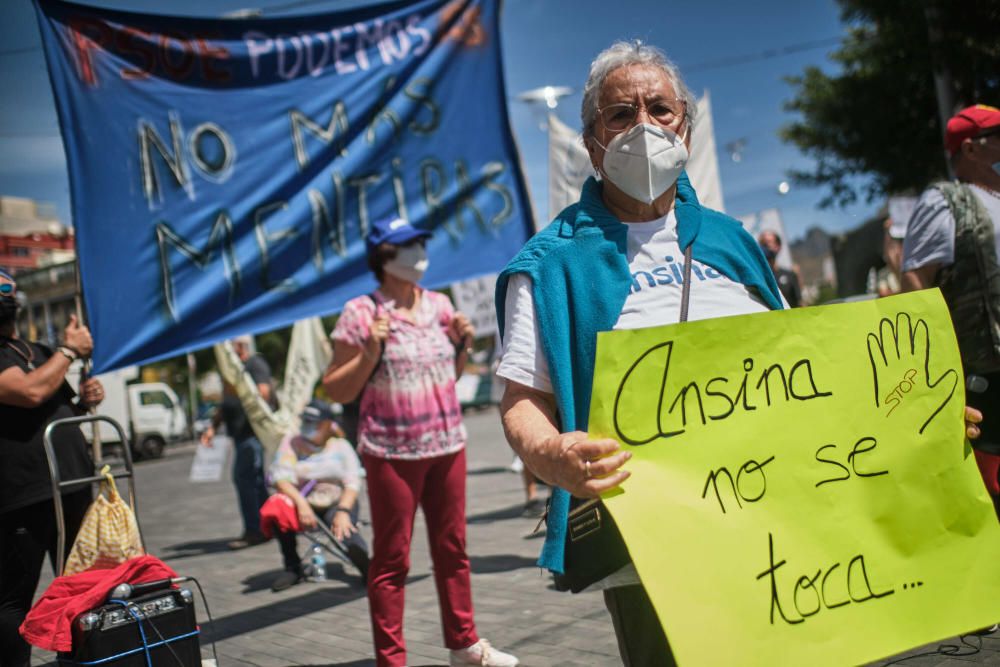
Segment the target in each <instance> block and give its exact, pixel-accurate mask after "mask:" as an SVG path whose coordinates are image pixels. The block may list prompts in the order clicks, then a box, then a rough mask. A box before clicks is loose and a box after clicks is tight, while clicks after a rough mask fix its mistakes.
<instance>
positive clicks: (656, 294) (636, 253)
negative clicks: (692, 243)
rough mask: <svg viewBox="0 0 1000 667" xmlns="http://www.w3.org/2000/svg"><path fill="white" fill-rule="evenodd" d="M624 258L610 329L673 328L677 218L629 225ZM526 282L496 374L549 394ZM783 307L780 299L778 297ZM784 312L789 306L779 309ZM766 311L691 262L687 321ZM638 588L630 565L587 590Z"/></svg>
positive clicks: (515, 290) (509, 308)
mask: <svg viewBox="0 0 1000 667" xmlns="http://www.w3.org/2000/svg"><path fill="white" fill-rule="evenodd" d="M628 227H629V229H628V247H627V255H626V256H627V259H628V267H629V273H631V274H632V286H631V288H630V289H629V294H628V297H626V299H625V305H624V306H623V307H622V312H621V315H619V317H618V321H617V322H616V323H615V326H614V328H615V329H638V328H641V327H654V326H658V325H662V324H675V323H677V322H679V321H680V316H681V285H682V281H683V277H684V253H683V252H681V249H680V244H679V243H678V242H677V219H676V217H675V216H674V212H673V211H671V212H670V213H669V214H668V215H667V216H666V217H665V218H661V219H659V220H653V221H650V222H630V223H628ZM531 288H532V285H531V278H529V277H528V276H526V275H524V274H515V275H513V276H511V278H510V282H509V283H508V284H507V298H506V300H505V302H504V303H505V312H506V314H507V317H506V319H507V326H506V330H505V331H504V337H503V343H502V347H501V359H500V365H499V366H498V367H497V375H498V376H500V377H501V378H504V379H505V380H511V381H512V382H517V383H519V384H523V385H526V386H528V387H532V388H534V389H538V390H540V391H545V392H549V393H552V381H551V379H550V376H549V366H548V362H547V361H546V359H545V355H544V354H543V353H542V343H541V336H540V335H539V333H538V326H537V318H536V316H535V302H534V297H533V295H532V291H531ZM782 302H783V303H784V297H782ZM784 305H785V307H786V308H787V307H788V304H787V303H785V304H784ZM766 310H768V307H767V305H766V304H765V303H764V302H763V301H761V300H760V298H759V297H758V296H757V295H756V294H755V293H753V292H751V291H750V290H748V289H747V288H746V287H744V286H743V285H741V284H740V283H736V282H733V281H732V280H730V279H729V278H727V277H725V276H724V275H722V274H720V273H719V272H718V271H716V270H715V269H713V268H711V267H708V266H705V265H704V264H702V263H700V262H696V261H694V260H692V262H691V296H690V303H689V305H688V319H689V320H706V319H710V318H713V317H725V316H727V315H746V314H749V313H760V312H764V311H766ZM638 583H639V575H638V573H637V572H636V570H635V565H633V564H632V563H629V564H628V565H626V566H625V567H623V568H621V569H620V570H618V571H617V572H614V573H613V574H611V575H609V576H607V577H605V578H604V579H602V580H601V581H598V582H596V583H595V584H593V585H592V586H589V587H588V588H587V589H586V590H588V591H590V590H603V589H607V588H617V587H621V586H631V585H634V584H638Z"/></svg>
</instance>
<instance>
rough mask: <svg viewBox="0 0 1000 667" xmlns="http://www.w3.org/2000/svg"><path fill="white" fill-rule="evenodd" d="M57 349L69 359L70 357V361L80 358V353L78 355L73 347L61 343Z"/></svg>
mask: <svg viewBox="0 0 1000 667" xmlns="http://www.w3.org/2000/svg"><path fill="white" fill-rule="evenodd" d="M56 351H57V352H59V353H61V354H62V355H63V356H64V357H66V358H67V359H69V360H70V363H72V362H74V361H76V360H77V359H79V358H80V355H78V354H77V353H76V351H75V350H74V349H73V348H71V347H68V346H66V345H60V346H59V347H57V348H56Z"/></svg>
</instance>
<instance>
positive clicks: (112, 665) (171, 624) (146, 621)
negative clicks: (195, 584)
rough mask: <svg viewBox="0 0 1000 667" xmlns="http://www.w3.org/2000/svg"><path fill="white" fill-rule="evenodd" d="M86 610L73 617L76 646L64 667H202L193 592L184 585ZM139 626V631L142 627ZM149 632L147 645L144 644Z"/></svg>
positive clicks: (63, 656)
mask: <svg viewBox="0 0 1000 667" xmlns="http://www.w3.org/2000/svg"><path fill="white" fill-rule="evenodd" d="M125 602H126V603H127V605H128V606H127V607H126V606H125V605H122V604H118V603H108V604H106V605H103V606H101V607H98V608H97V609H93V610H91V611H88V612H84V613H83V614H81V615H79V616H77V617H76V619H74V621H73V650H72V651H69V652H67V653H60V654H59V664H60V665H79V666H80V667H83V666H84V665H93V664H95V662H96V663H98V664H100V665H101V667H146V664H147V663H146V650H147V649H148V650H149V656H150V660H151V662H152V664H153V665H154V666H157V667H158V666H163V667H200V665H201V650H200V645H199V642H198V635H199V629H198V625H197V622H196V621H195V613H194V596H193V595H192V594H191V591H189V590H188V589H186V588H181V589H174V590H161V591H156V592H152V593H147V594H145V595H140V596H137V597H135V598H132V599H130V600H126V601H125ZM140 628H141V631H140ZM143 634H145V644H144V642H143Z"/></svg>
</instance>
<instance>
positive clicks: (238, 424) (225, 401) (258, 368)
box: [219, 354, 275, 442]
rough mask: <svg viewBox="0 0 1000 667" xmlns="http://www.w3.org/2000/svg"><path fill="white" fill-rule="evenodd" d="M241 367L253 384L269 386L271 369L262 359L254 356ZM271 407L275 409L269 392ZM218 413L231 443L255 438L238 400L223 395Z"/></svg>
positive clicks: (272, 396) (272, 397) (257, 355)
mask: <svg viewBox="0 0 1000 667" xmlns="http://www.w3.org/2000/svg"><path fill="white" fill-rule="evenodd" d="M243 367H244V368H245V369H246V370H247V372H248V373H250V377H251V378H253V381H254V384H266V385H270V384H271V367H270V366H268V365H267V362H266V361H264V357H262V356H260V355H259V354H255V355H253V356H252V357H250V358H249V359H247V360H246V362H245V363H244V365H243ZM271 407H275V399H274V392H273V391H272V392H271ZM219 412H220V416H221V417H222V422H223V423H224V424H225V425H226V434H227V435H228V436H229V437H230V438H232V439H233V442H243V441H244V440H248V439H250V438H253V437H256V436H255V435H254V432H253V428H252V427H251V426H250V420H249V419H247V413H246V412H245V411H244V410H243V404H242V403H240V399H239V398H237V397H236V396H234V395H232V394H226V395H224V396H223V397H222V403H220V404H219Z"/></svg>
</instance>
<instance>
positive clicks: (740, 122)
mask: <svg viewBox="0 0 1000 667" xmlns="http://www.w3.org/2000/svg"><path fill="white" fill-rule="evenodd" d="M86 4H90V5H93V6H101V7H109V8H117V9H130V10H133V11H148V12H163V11H164V7H165V6H168V7H169V10H168V11H169V12H170V13H172V14H185V15H192V16H218V15H220V14H223V13H225V12H228V11H232V10H235V9H241V8H246V7H257V8H261V9H264V10H265V15H268V14H271V15H273V14H274V13H276V12H266V10H267V8H268V7H274V6H278V5H286V6H287V5H297V6H296V7H295V8H293V9H284V10H282V11H283V13H304V12H315V11H328V10H332V9H337V8H346V7H351V6H357V5H361V4H366V3H365V2H363V1H361V0H325V1H317V2H311V1H309V0H297V2H292V1H290V0H258V1H257V2H254V1H253V0H171V2H170V3H163V2H162V1H155V0H86ZM0 19H2V20H0V45H2V46H0V91H3V94H2V95H0V194H5V195H16V196H25V197H33V198H36V199H40V200H44V201H51V202H54V203H55V204H56V206H57V210H58V213H59V216H60V218H62V219H63V220H64V221H68V219H69V201H68V197H69V195H68V183H67V177H66V165H65V159H64V156H63V151H62V145H61V141H60V139H59V134H58V124H57V120H56V112H55V106H54V103H53V101H52V93H51V91H50V88H49V82H48V77H47V74H46V71H45V62H44V59H43V57H42V53H41V50H40V46H39V37H38V28H37V25H36V22H35V16H34V10H33V8H32V6H31V2H30V0H3V2H2V9H0ZM843 31H844V28H843V26H842V25H841V24H840V22H839V13H838V8H837V5H836V3H835V2H834V1H833V0H803V1H802V2H796V3H792V2H789V1H788V0H758V1H757V2H753V3H750V2H745V1H742V0H702V1H700V2H695V3H693V2H676V1H671V0H619V1H618V2H609V1H607V0H604V1H600V2H599V1H597V0H505V2H504V9H503V15H502V22H501V32H502V39H503V51H504V54H503V55H504V65H505V73H506V81H507V92H508V98H509V99H510V100H511V101H510V102H509V104H508V107H509V111H510V117H511V121H512V124H513V127H514V132H515V134H516V136H517V141H518V144H519V146H520V149H521V155H522V161H523V164H524V167H525V170H526V172H527V177H528V182H529V187H530V189H531V193H532V197H533V199H534V201H535V208H536V210H537V211H539V212H540V213H544V211H545V210H546V207H547V205H546V201H547V192H546V185H545V178H546V159H547V157H546V136H545V133H544V131H543V130H542V129H540V127H539V121H540V116H539V115H537V112H536V111H533V110H532V109H531V108H529V107H528V106H526V105H525V104H523V103H521V102H518V101H516V100H514V96H515V95H516V94H517V93H519V92H522V91H525V90H529V89H532V88H537V87H539V86H543V85H562V86H570V87H572V88H574V89H577V90H579V88H581V87H582V84H583V82H584V79H585V78H586V75H587V70H588V67H589V64H590V61H591V60H592V59H593V57H594V56H595V55H596V54H597V53H598V52H599V51H600V50H601V49H603V48H604V47H606V46H608V45H609V44H610V43H611V42H613V41H614V40H616V39H634V38H638V39H642V40H644V41H647V42H649V43H651V44H655V45H656V46H659V47H660V48H662V49H663V50H664V51H666V52H667V54H668V55H669V56H670V57H671V58H672V59H673V60H674V61H675V62H676V63H677V64H678V66H679V67H680V69H681V71H682V73H683V74H684V75H685V78H686V79H687V82H688V84H689V86H691V88H692V89H693V90H694V91H695V92H696V94H698V95H700V94H701V91H703V90H706V89H707V90H709V91H710V92H711V96H712V106H713V115H714V123H715V133H716V142H717V145H718V147H719V151H720V155H719V164H720V168H721V175H722V187H723V192H724V196H725V201H726V208H727V210H728V212H729V213H730V214H732V215H743V214H746V213H753V212H756V211H759V210H761V209H764V208H770V207H776V208H778V209H779V210H780V211H781V214H782V217H783V219H784V222H785V227H786V230H787V233H788V235H789V236H790V237H791V238H793V239H794V238H798V237H800V236H801V235H803V234H804V233H805V231H806V230H807V229H808V228H810V227H813V226H820V227H822V228H824V229H826V230H827V231H830V232H837V231H844V230H847V229H850V228H852V227H855V226H857V225H858V224H860V223H861V222H863V221H864V220H865V219H866V218H867V217H868V216H869V215H871V214H872V213H873V212H874V210H875V208H876V207H877V205H878V203H879V202H876V203H875V204H872V205H857V206H853V207H851V208H848V209H846V210H845V209H829V210H820V209H818V208H817V207H816V203H817V202H818V201H819V200H820V199H821V197H822V192H821V191H819V190H816V189H807V188H799V187H795V186H793V187H792V190H791V191H790V192H789V193H788V194H786V195H780V194H779V193H778V190H777V185H778V183H780V182H781V181H782V180H785V178H786V177H785V173H786V171H787V170H788V169H790V168H797V169H808V168H809V167H810V165H811V161H810V160H809V159H807V158H806V157H804V156H802V155H801V154H800V153H799V152H798V151H797V150H796V149H795V148H794V147H791V146H787V145H785V144H782V143H781V142H780V141H779V139H778V138H777V135H776V132H777V130H778V128H779V127H781V126H782V125H783V124H785V123H787V122H789V121H791V120H793V117H792V116H791V115H789V114H787V113H786V112H784V111H783V110H782V105H783V103H784V102H785V101H786V100H788V99H789V98H790V97H791V93H792V91H791V88H790V87H789V86H788V85H787V84H785V83H784V82H783V81H782V77H784V76H787V75H792V74H798V73H800V72H801V71H802V70H803V68H804V67H806V66H807V65H819V66H821V67H824V68H829V67H833V65H831V64H830V63H829V60H828V54H829V52H830V51H831V50H832V49H833V48H834V47H833V46H827V47H823V48H815V49H809V50H803V51H799V52H796V53H792V54H788V55H781V56H778V57H772V58H766V59H761V58H759V57H758V56H759V55H760V54H764V53H766V52H781V51H782V50H783V49H785V48H786V47H789V46H795V45H800V44H804V43H810V42H816V41H820V40H825V39H828V38H836V37H838V36H840V35H841V34H843ZM741 56H747V58H746V59H745V60H743V61H742V62H740V60H741V58H740V57H741ZM719 61H727V62H729V63H731V64H727V65H726V66H723V67H706V64H709V63H718V62H719ZM733 61H736V62H733ZM579 108H580V95H579V93H576V94H573V95H571V96H569V97H566V98H564V99H563V101H562V103H561V104H560V106H559V109H558V113H559V116H560V117H561V118H562V120H563V121H565V122H566V123H567V124H569V125H571V126H572V127H578V126H579ZM739 138H745V139H746V141H747V143H746V148H745V150H744V152H743V155H742V157H743V159H742V161H741V162H739V163H734V162H732V161H731V160H730V159H729V156H728V154H727V153H726V152H725V150H724V148H723V146H725V144H727V143H728V142H731V141H733V140H736V139H739Z"/></svg>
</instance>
